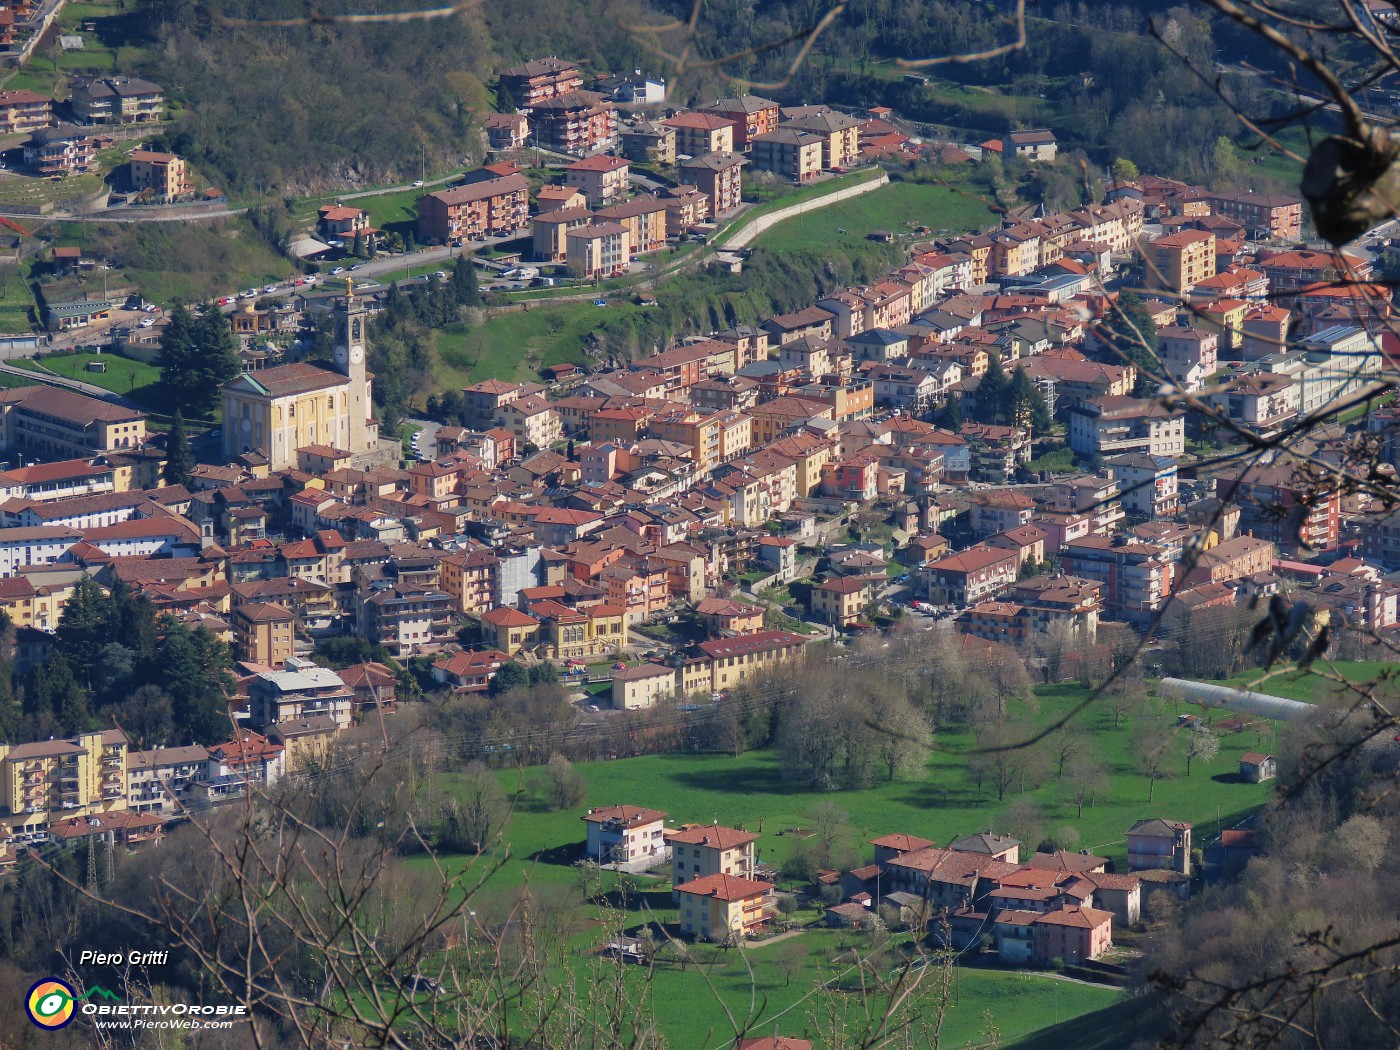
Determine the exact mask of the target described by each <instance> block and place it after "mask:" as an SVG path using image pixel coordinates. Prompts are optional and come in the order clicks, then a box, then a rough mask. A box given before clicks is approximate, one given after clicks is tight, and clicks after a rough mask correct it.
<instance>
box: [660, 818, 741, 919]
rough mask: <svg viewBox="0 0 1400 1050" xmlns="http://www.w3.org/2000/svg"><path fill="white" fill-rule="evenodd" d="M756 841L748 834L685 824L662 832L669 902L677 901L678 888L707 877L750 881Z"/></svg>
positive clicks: (705, 825)
mask: <svg viewBox="0 0 1400 1050" xmlns="http://www.w3.org/2000/svg"><path fill="white" fill-rule="evenodd" d="M757 841H758V836H757V835H755V834H754V833H753V832H751V831H744V830H742V829H740V828H726V827H723V826H722V825H719V824H687V825H686V826H685V827H683V828H680V829H679V830H677V831H668V832H666V843H667V845H668V846H670V847H671V899H672V900H673V901H678V900H680V892H679V891H680V888H681V887H682V886H684V885H685V884H686V883H688V882H694V881H695V880H696V879H702V878H705V877H707V876H710V875H738V876H739V877H741V878H745V879H751V878H753V869H754V846H753V844H754V843H755V842H757Z"/></svg>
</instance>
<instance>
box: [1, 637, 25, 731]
mask: <svg viewBox="0 0 1400 1050" xmlns="http://www.w3.org/2000/svg"><path fill="white" fill-rule="evenodd" d="M14 661H15V629H14V625H13V624H11V623H10V618H9V616H7V615H6V614H5V613H3V612H0V743H17V742H18V741H19V736H20V733H21V732H22V731H23V728H24V709H23V708H22V707H21V706H20V703H19V697H18V696H17V695H16V694H15V677H14V671H15V662H14Z"/></svg>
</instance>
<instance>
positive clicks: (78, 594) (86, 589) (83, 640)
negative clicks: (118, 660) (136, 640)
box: [54, 577, 112, 713]
mask: <svg viewBox="0 0 1400 1050" xmlns="http://www.w3.org/2000/svg"><path fill="white" fill-rule="evenodd" d="M111 635H112V621H111V604H110V602H109V599H108V597H107V595H106V593H104V592H103V590H102V588H101V587H100V586H99V585H98V584H97V583H95V582H93V580H91V579H90V578H88V577H83V578H82V579H80V580H79V581H78V583H77V585H76V586H75V587H74V588H73V596H72V597H71V598H69V599H68V604H67V605H65V606H64V609H63V617H62V619H60V620H59V621H58V631H57V633H56V634H55V638H54V640H55V643H56V645H55V652H58V653H60V654H62V656H63V657H64V666H65V668H67V669H71V671H72V673H73V674H74V675H76V676H77V678H78V680H79V681H82V682H88V681H91V679H92V672H93V668H94V667H96V665H97V662H98V659H99V658H100V654H101V652H102V647H103V646H104V645H106V644H107V642H108V641H110V640H111ZM54 711H55V713H57V708H54Z"/></svg>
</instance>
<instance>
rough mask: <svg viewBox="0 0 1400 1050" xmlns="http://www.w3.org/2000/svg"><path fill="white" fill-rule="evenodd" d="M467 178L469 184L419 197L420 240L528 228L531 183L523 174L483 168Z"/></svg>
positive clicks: (484, 235) (444, 239)
mask: <svg viewBox="0 0 1400 1050" xmlns="http://www.w3.org/2000/svg"><path fill="white" fill-rule="evenodd" d="M467 178H468V180H469V181H468V182H467V183H466V185H463V186H455V187H453V188H452V189H446V190H437V191H435V192H433V193H426V194H424V195H423V196H421V197H419V198H418V239H419V240H420V241H421V242H423V243H425V244H447V243H450V242H452V241H454V240H478V241H479V240H485V239H486V238H488V237H509V236H513V235H514V234H516V233H519V232H520V231H521V230H523V229H524V228H525V224H526V223H527V222H529V217H530V183H529V181H528V180H527V179H526V178H525V176H524V175H522V174H520V173H519V172H513V173H512V174H509V175H500V174H497V173H496V172H492V171H487V170H484V169H483V170H481V171H477V172H472V173H471V174H469V175H468V176H467Z"/></svg>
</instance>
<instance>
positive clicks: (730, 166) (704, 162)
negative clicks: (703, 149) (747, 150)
mask: <svg viewBox="0 0 1400 1050" xmlns="http://www.w3.org/2000/svg"><path fill="white" fill-rule="evenodd" d="M747 163H748V161H747V160H745V159H744V158H743V157H742V156H740V155H739V154H737V153H706V154H704V155H703V156H699V157H691V158H690V160H687V161H683V162H682V163H681V166H680V167H681V179H682V181H684V182H686V183H688V184H691V185H694V186H695V188H696V189H697V190H699V191H700V192H701V193H703V194H705V196H707V197H709V198H710V209H709V210H710V215H711V216H712V217H713V218H716V219H717V218H720V217H721V216H724V215H728V214H729V213H730V212H732V211H733V210H734V209H735V208H737V207H738V206H739V204H740V203H741V201H742V199H743V192H744V180H743V168H744V165H745V164H747Z"/></svg>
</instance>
